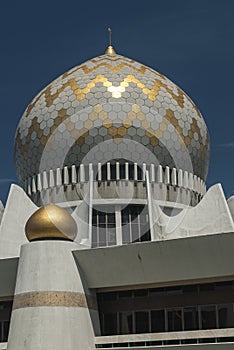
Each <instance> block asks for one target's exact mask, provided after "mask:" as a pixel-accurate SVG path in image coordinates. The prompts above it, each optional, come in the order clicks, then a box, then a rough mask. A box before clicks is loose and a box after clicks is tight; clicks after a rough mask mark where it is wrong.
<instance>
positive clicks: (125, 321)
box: [119, 312, 133, 334]
mask: <svg viewBox="0 0 234 350" xmlns="http://www.w3.org/2000/svg"><path fill="white" fill-rule="evenodd" d="M119 319H120V334H130V333H133V317H132V312H121V313H120V314H119Z"/></svg>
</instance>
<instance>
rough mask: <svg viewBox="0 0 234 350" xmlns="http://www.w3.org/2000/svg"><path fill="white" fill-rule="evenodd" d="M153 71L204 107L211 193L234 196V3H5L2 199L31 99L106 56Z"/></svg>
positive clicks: (0, 58)
mask: <svg viewBox="0 0 234 350" xmlns="http://www.w3.org/2000/svg"><path fill="white" fill-rule="evenodd" d="M109 26H111V27H112V29H113V43H114V46H115V48H116V50H117V52H118V53H120V54H123V55H126V56H128V57H131V58H134V59H135V60H137V61H140V62H143V63H144V64H146V65H148V66H151V67H152V68H154V69H156V70H158V71H159V72H161V73H163V74H164V75H166V76H167V77H168V78H170V79H171V80H172V81H174V82H175V83H177V85H179V86H180V87H181V88H182V89H183V90H184V91H185V92H186V93H187V94H188V95H189V96H190V97H191V98H192V99H193V100H194V102H195V103H196V104H197V105H198V107H199V109H200V110H201V112H202V114H203V116H204V118H205V120H206V123H207V125H208V128H209V132H210V136H211V164H210V172H209V176H208V181H207V184H208V186H210V185H212V184H214V183H217V182H221V183H222V185H223V187H224V190H225V193H226V196H227V197H229V196H230V195H231V194H234V177H233V174H234V162H233V158H234V157H233V156H234V134H233V132H234V1H232V0H222V1H221V0H218V1H216V0H190V1H188V0H177V1H174V0H161V1H159V0H145V1H138V0H134V1H132V0H128V1H126V0H125V1H121V0H119V1H110V0H109V1H105V0H104V1H102V0H99V1H87V2H85V1H82V2H81V1H79V0H76V1H75V0H66V1H64V0H63V1H60V0H56V1H55V0H46V1H45V0H40V1H32V0H30V1H29V0H21V1H16V0H15V1H14V0H1V4H0V42H1V55H0V62H1V64H0V69H1V79H0V96H1V98H0V111H1V116H0V118H1V125H2V127H1V129H0V133H1V136H0V198H1V199H2V200H3V201H5V199H6V195H7V191H8V188H9V185H10V183H12V182H17V179H16V175H15V169H14V161H13V145H14V134H15V130H16V127H17V124H18V122H19V119H20V117H21V115H22V113H23V111H24V109H25V108H26V106H27V104H28V103H29V102H30V101H31V99H32V98H33V97H34V96H35V94H36V93H38V92H39V91H40V90H41V89H42V88H43V87H44V86H45V85H47V84H48V83H49V82H50V81H52V80H53V79H54V78H56V77H57V76H59V75H60V74H62V73H63V72H64V71H66V70H68V69H69V68H71V67H73V66H75V65H77V64H80V63H82V62H83V61H85V60H87V59H89V58H91V57H94V56H97V55H99V54H102V53H104V51H105V47H106V46H107V44H108V34H107V28H108V27H109Z"/></svg>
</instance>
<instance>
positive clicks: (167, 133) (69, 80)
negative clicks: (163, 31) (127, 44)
mask: <svg viewBox="0 0 234 350" xmlns="http://www.w3.org/2000/svg"><path fill="white" fill-rule="evenodd" d="M113 159H125V160H126V159H127V160H128V161H133V162H134V161H137V162H138V163H139V162H145V163H146V164H150V163H154V164H161V165H162V166H169V167H170V168H173V167H176V168H177V169H182V170H186V171H188V172H190V173H193V174H194V175H197V176H198V177H200V178H201V179H203V180H206V177H207V172H208V165H209V135H208V131H207V127H206V124H205V122H204V119H203V118H202V115H201V113H200V112H199V110H198V108H197V107H196V105H195V104H194V103H193V101H192V100H191V99H190V98H189V97H188V96H187V95H186V94H185V93H184V92H183V91H182V90H181V89H180V88H179V87H178V86H177V85H175V84H174V83H173V82H172V81H170V80H169V79H167V78H166V77H165V76H164V75H162V74H161V73H158V72H156V71H155V70H153V69H151V68H149V67H147V66H145V65H143V64H141V63H139V62H136V61H134V60H132V59H130V58H127V57H124V56H121V55H118V54H116V53H115V52H114V51H110V50H109V51H107V52H106V54H104V55H102V56H98V57H95V58H93V59H91V60H89V61H87V62H85V63H83V64H81V65H79V66H77V67H74V68H73V69H71V70H69V71H68V72H66V73H64V74H63V75H61V76H60V77H58V78H57V79H55V80H54V81H53V82H52V83H51V84H49V85H48V86H47V87H46V88H44V89H43V90H42V91H41V92H40V93H39V94H38V95H37V96H36V97H35V98H34V99H33V101H32V102H31V103H30V104H29V106H28V107H27V109H26V111H25V112H24V114H23V116H22V118H21V120H20V122H19V125H18V128H17V131H16V137H15V164H16V171H17V175H18V178H19V182H20V184H23V183H24V181H25V180H27V179H28V178H30V177H32V176H33V175H36V174H38V173H40V172H42V171H45V170H46V171H49V170H50V169H56V168H58V167H60V168H63V167H64V166H68V167H70V166H72V165H76V166H77V167H79V165H80V164H81V162H83V163H97V162H101V163H105V162H107V161H110V160H113Z"/></svg>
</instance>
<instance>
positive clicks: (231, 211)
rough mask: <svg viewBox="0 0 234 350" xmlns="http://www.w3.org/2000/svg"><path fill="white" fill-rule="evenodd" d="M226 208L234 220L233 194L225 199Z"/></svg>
mask: <svg viewBox="0 0 234 350" xmlns="http://www.w3.org/2000/svg"><path fill="white" fill-rule="evenodd" d="M227 204H228V208H229V210H230V213H231V215H232V220H233V221H234V196H231V197H229V198H228V200H227Z"/></svg>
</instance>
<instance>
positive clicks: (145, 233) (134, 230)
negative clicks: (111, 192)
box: [121, 205, 150, 244]
mask: <svg viewBox="0 0 234 350" xmlns="http://www.w3.org/2000/svg"><path fill="white" fill-rule="evenodd" d="M121 217H122V242H123V244H126V243H134V242H144V241H149V240H150V233H149V217H148V212H147V211H146V208H144V206H141V205H129V206H127V207H126V208H124V209H123V210H122V211H121Z"/></svg>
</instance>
